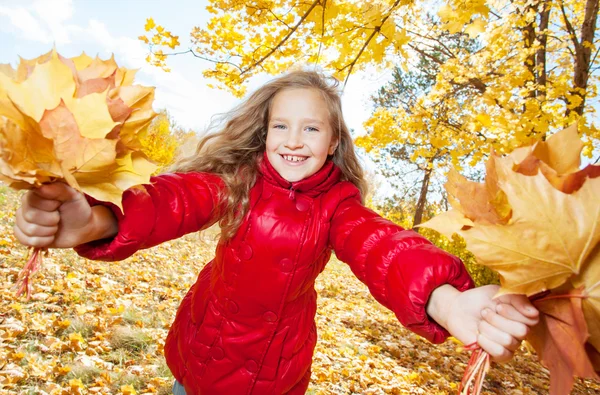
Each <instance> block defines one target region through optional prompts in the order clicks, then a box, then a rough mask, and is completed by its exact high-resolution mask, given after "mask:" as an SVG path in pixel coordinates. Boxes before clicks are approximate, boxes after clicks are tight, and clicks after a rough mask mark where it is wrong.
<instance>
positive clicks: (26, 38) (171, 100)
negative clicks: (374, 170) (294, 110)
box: [0, 0, 385, 133]
mask: <svg viewBox="0 0 600 395" xmlns="http://www.w3.org/2000/svg"><path fill="white" fill-rule="evenodd" d="M206 3H207V2H206V1H192V0H170V1H165V0H161V1H159V0H0V63H10V64H12V65H13V66H15V65H16V64H17V63H18V59H19V56H21V57H23V58H34V57H37V56H39V55H41V54H43V53H46V52H48V51H49V50H50V49H51V48H52V46H53V45H56V48H57V50H58V52H59V53H60V54H61V55H63V56H67V57H71V56H76V55H79V54H80V53H81V52H82V51H85V52H86V53H87V54H88V55H91V56H94V55H96V54H98V55H100V57H101V58H108V57H110V55H111V54H112V53H114V55H115V59H116V60H117V63H118V64H119V65H122V66H126V67H129V68H139V69H140V70H139V72H138V74H137V77H136V82H137V83H139V84H142V85H150V86H156V100H155V104H154V107H155V109H157V110H158V109H161V108H166V109H167V110H169V112H170V113H171V115H173V117H174V118H175V120H176V122H177V123H179V124H180V125H182V126H184V127H187V128H193V129H194V130H196V131H201V130H203V129H204V128H205V126H206V125H207V124H208V122H209V121H210V117H211V116H212V115H214V114H216V113H219V112H224V111H227V110H229V109H230V108H232V107H233V106H234V105H235V104H236V103H237V102H238V101H237V99H235V98H234V97H233V96H231V95H230V94H229V93H227V92H224V91H220V90H215V89H210V88H208V87H207V86H206V83H207V81H206V80H205V79H204V78H203V77H202V73H201V72H202V69H203V68H205V67H207V66H208V65H207V64H206V63H205V62H203V61H201V60H199V59H196V58H193V57H192V56H187V55H180V56H175V57H171V58H170V59H169V67H170V68H171V69H172V72H170V73H165V72H163V71H162V70H160V69H158V68H156V67H152V66H150V65H148V64H147V63H146V62H145V60H144V58H145V57H146V55H147V53H148V48H147V47H146V45H145V44H143V43H142V42H141V41H139V40H138V39H137V37H138V36H139V35H140V34H143V33H144V23H145V20H146V18H148V17H153V18H154V20H155V21H156V23H158V24H160V25H163V26H165V28H167V29H169V30H171V31H172V33H173V34H175V35H179V36H180V38H179V41H180V42H181V44H182V47H181V48H184V49H186V48H187V44H188V43H189V39H188V37H189V32H190V31H191V30H192V28H193V27H194V26H202V25H203V24H204V23H205V22H206V21H207V20H208V13H207V12H206V11H205V10H204V7H205V5H206ZM268 78H271V77H268V76H259V77H256V78H255V79H254V80H253V81H252V82H251V85H250V88H251V89H252V88H253V87H256V86H258V85H259V84H260V83H262V82H264V81H266V80H267V79H268ZM384 79H385V76H381V75H377V76H373V74H369V76H367V74H364V75H357V76H354V77H353V78H351V79H350V82H349V83H348V85H347V86H346V89H345V93H344V97H343V103H344V113H345V116H346V118H347V122H348V124H349V126H350V127H351V128H353V129H356V131H357V132H359V133H361V132H362V131H363V128H362V123H363V122H364V121H365V120H366V119H367V118H368V116H369V108H368V101H369V100H368V99H369V95H370V94H371V93H373V92H374V91H375V90H376V89H377V88H378V87H379V86H381V85H382V84H383V83H384Z"/></svg>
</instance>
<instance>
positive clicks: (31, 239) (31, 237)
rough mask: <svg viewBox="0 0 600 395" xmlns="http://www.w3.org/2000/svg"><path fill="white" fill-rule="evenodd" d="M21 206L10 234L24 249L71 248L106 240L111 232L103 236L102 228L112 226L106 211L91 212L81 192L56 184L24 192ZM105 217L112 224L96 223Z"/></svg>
mask: <svg viewBox="0 0 600 395" xmlns="http://www.w3.org/2000/svg"><path fill="white" fill-rule="evenodd" d="M21 203H22V205H21V207H19V209H18V210H17V213H16V221H15V227H14V233H15V236H16V238H17V240H19V242H20V243H21V244H24V245H26V246H31V247H37V248H46V247H56V248H71V247H75V246H77V245H79V244H82V243H85V242H88V241H91V240H95V239H97V238H102V236H104V237H108V234H109V233H110V232H112V231H114V229H110V231H109V232H108V233H106V231H107V230H108V229H107V228H106V227H107V226H109V225H114V226H116V220H115V219H114V217H113V216H112V213H110V212H109V211H110V210H108V209H107V208H105V207H102V206H98V207H94V209H92V208H91V207H90V205H89V204H88V202H87V201H86V199H85V197H84V196H83V194H82V193H80V192H78V191H76V190H74V189H73V188H71V187H70V186H68V185H66V184H63V183H60V182H55V183H52V184H45V185H42V186H41V187H39V188H37V189H33V190H30V191H28V192H27V193H26V194H25V195H23V198H22V200H21ZM107 218H108V219H110V218H112V220H113V221H114V224H110V223H107V222H105V221H99V219H107ZM101 224H102V225H101ZM114 233H116V231H115V232H114ZM114 233H113V234H114Z"/></svg>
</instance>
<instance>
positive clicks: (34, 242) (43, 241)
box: [13, 225, 56, 248]
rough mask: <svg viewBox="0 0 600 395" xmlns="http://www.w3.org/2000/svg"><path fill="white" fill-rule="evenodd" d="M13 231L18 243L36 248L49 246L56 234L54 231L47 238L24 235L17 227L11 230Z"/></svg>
mask: <svg viewBox="0 0 600 395" xmlns="http://www.w3.org/2000/svg"><path fill="white" fill-rule="evenodd" d="M13 231H14V233H15V237H16V238H17V240H19V243H21V244H23V245H26V246H29V247H37V248H43V247H48V246H50V245H51V244H52V242H53V241H54V234H55V233H56V231H54V233H52V234H51V235H48V236H29V235H27V234H25V233H24V232H23V231H22V230H21V228H19V227H18V226H17V225H15V227H14V228H13Z"/></svg>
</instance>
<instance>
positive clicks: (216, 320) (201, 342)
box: [190, 301, 223, 361]
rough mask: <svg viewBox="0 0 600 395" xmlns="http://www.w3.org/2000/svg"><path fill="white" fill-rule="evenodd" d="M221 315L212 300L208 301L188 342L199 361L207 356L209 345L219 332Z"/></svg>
mask: <svg viewBox="0 0 600 395" xmlns="http://www.w3.org/2000/svg"><path fill="white" fill-rule="evenodd" d="M222 320H223V317H222V315H221V313H220V312H219V311H218V310H217V309H216V307H215V305H214V304H213V303H212V301H209V302H208V305H207V306H206V311H205V312H204V317H203V319H202V323H201V324H200V325H198V327H197V329H196V333H195V334H194V336H193V338H192V340H191V342H190V350H191V352H192V354H194V355H195V356H196V357H197V358H198V359H199V360H200V361H204V360H206V359H208V357H209V351H210V348H211V346H212V345H213V344H214V342H215V341H216V340H217V338H218V336H219V334H220V333H221V322H222Z"/></svg>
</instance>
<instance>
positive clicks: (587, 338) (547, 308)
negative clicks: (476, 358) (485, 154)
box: [423, 126, 600, 395]
mask: <svg viewBox="0 0 600 395" xmlns="http://www.w3.org/2000/svg"><path fill="white" fill-rule="evenodd" d="M582 148H583V144H582V142H581V140H580V139H579V137H578V134H577V129H576V126H571V127H569V128H567V129H565V130H563V131H561V132H558V133H556V134H555V135H553V136H552V137H550V138H549V139H548V140H547V141H540V142H538V143H537V144H535V145H532V146H528V147H523V148H519V149H516V150H515V151H513V152H512V153H511V154H510V155H507V156H504V157H500V156H497V155H495V154H492V155H491V156H490V159H489V161H488V162H487V164H486V178H485V182H484V183H476V182H471V181H468V180H467V179H465V178H464V177H462V176H461V175H460V174H458V172H456V171H451V172H450V174H449V177H448V183H447V184H446V190H447V192H448V197H449V201H450V203H451V205H452V208H453V209H452V210H450V211H448V212H446V213H443V214H441V215H439V216H437V217H435V218H433V219H432V220H431V221H429V222H427V223H426V224H424V225H423V226H425V227H428V228H432V229H435V230H437V231H439V232H440V233H442V234H444V235H446V236H449V237H450V236H452V234H454V233H457V234H459V235H460V236H462V237H463V238H464V239H465V241H466V242H467V249H468V250H469V251H471V252H472V253H473V254H474V255H475V257H476V258H477V260H478V262H479V263H481V264H483V265H486V266H488V267H490V268H491V269H493V270H495V271H497V272H498V273H499V275H500V279H501V285H502V287H501V290H500V293H501V294H508V293H516V294H525V295H527V296H529V297H530V299H531V300H532V301H533V303H534V305H535V306H536V307H537V308H538V310H540V312H541V317H540V324H539V325H537V326H536V327H534V328H533V330H532V332H531V333H530V334H529V336H528V338H527V340H528V341H529V342H530V343H531V344H532V345H533V347H534V348H535V350H536V351H537V353H538V355H539V358H540V360H541V362H542V364H543V365H545V366H546V367H547V368H548V369H549V370H550V393H551V394H553V395H559V394H560V395H563V394H568V393H569V392H570V391H571V388H572V385H573V376H577V377H582V378H594V379H599V376H598V373H600V242H599V241H600V166H597V165H592V164H590V165H588V166H586V167H584V168H583V169H580V155H581V150H582ZM467 393H468V392H467Z"/></svg>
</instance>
